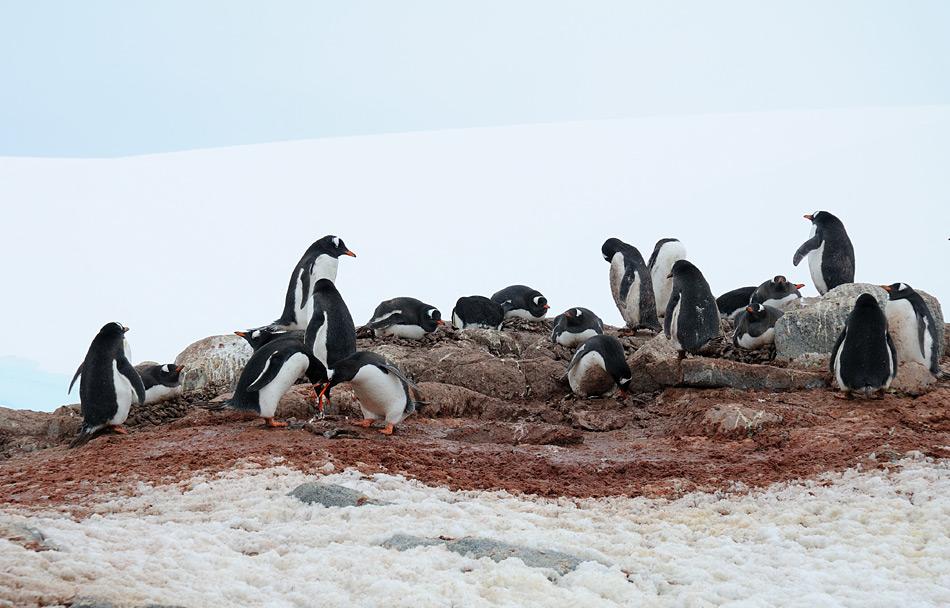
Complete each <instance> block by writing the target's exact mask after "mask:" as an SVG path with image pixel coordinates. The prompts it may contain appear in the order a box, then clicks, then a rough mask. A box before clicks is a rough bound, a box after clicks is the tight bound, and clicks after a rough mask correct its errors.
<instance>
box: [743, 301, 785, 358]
mask: <svg viewBox="0 0 950 608" xmlns="http://www.w3.org/2000/svg"><path fill="white" fill-rule="evenodd" d="M783 314H785V313H783V312H782V311H781V310H779V309H778V308H775V307H773V306H765V305H763V304H758V303H755V304H749V305H748V306H746V307H745V308H744V309H743V310H742V312H741V313H740V314H739V316H738V317H736V330H735V332H733V334H732V343H733V344H735V345H736V346H738V347H739V348H744V349H746V350H755V349H758V348H765V347H766V346H768V345H769V344H774V343H775V323H776V322H777V321H778V320H779V319H780V318H781V317H782V315H783Z"/></svg>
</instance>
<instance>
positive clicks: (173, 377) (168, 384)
mask: <svg viewBox="0 0 950 608" xmlns="http://www.w3.org/2000/svg"><path fill="white" fill-rule="evenodd" d="M183 369H185V367H184V366H183V365H175V364H174V363H166V364H165V365H153V364H148V363H142V364H139V365H136V366H135V371H137V372H138V373H139V377H141V378H142V385H143V386H144V387H145V401H144V402H143V404H144V405H149V404H151V403H158V402H159V401H167V400H168V399H174V398H175V397H177V396H179V395H181V372H182V370H183Z"/></svg>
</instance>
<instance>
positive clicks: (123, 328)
mask: <svg viewBox="0 0 950 608" xmlns="http://www.w3.org/2000/svg"><path fill="white" fill-rule="evenodd" d="M127 331H129V328H128V327H126V326H125V325H123V326H122V333H125V332H127Z"/></svg>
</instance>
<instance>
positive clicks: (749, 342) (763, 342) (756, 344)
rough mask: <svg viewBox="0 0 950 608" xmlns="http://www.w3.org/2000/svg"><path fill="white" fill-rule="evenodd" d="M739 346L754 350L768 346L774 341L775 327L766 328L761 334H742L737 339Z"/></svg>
mask: <svg viewBox="0 0 950 608" xmlns="http://www.w3.org/2000/svg"><path fill="white" fill-rule="evenodd" d="M737 342H738V343H739V346H741V347H742V348H745V349H747V350H755V349H757V348H762V347H763V346H768V345H769V344H772V343H773V342H775V328H772V327H770V328H768V329H767V330H765V333H763V334H762V335H761V336H752V335H751V334H749V333H745V334H742V335H741V336H739V339H738V340H737Z"/></svg>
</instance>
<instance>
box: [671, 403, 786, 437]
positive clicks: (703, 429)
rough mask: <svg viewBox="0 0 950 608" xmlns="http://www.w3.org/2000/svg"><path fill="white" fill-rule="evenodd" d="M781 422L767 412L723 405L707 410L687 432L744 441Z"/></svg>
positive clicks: (730, 404) (776, 416)
mask: <svg viewBox="0 0 950 608" xmlns="http://www.w3.org/2000/svg"><path fill="white" fill-rule="evenodd" d="M781 422H782V417H781V416H779V415H777V414H773V413H770V412H767V411H765V410H760V409H755V408H751V407H748V406H745V405H742V404H741V403H723V404H720V405H715V406H713V407H711V408H709V409H707V410H705V411H704V412H703V413H702V417H701V418H700V419H699V420H698V421H697V422H695V423H693V424H691V425H687V427H686V428H687V432H691V434H696V435H706V436H708V437H726V438H730V439H744V438H746V437H751V436H752V435H754V434H756V433H758V432H759V431H761V430H762V429H763V428H765V427H767V426H774V425H777V424H779V423H781Z"/></svg>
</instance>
